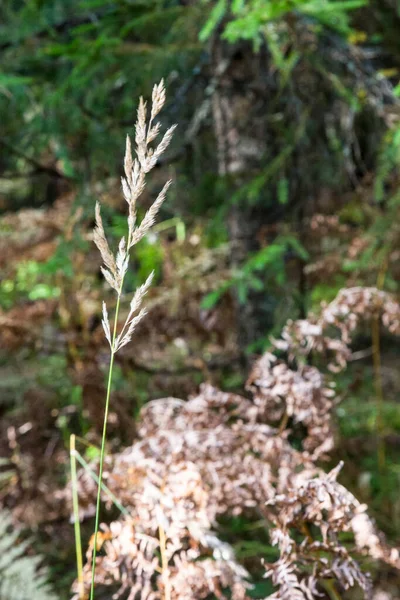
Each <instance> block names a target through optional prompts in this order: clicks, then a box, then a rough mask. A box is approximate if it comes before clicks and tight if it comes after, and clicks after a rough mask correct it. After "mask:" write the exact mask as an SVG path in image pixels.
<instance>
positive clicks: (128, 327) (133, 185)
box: [90, 81, 175, 600]
mask: <svg viewBox="0 0 400 600" xmlns="http://www.w3.org/2000/svg"><path fill="white" fill-rule="evenodd" d="M164 103H165V88H164V82H163V81H161V82H160V83H159V84H158V85H155V86H154V88H153V94H152V109H151V116H150V120H149V122H148V123H147V109H146V103H145V102H144V100H143V98H140V102H139V107H138V111H137V121H136V128H135V142H136V158H135V159H133V156H132V144H131V140H130V137H129V136H127V138H126V147H125V156H124V172H125V177H122V179H121V184H122V192H123V195H124V198H125V200H126V202H127V203H128V209H129V212H128V217H127V225H128V232H127V233H128V235H127V239H125V237H123V238H122V239H121V240H120V242H119V245H118V250H117V253H116V256H114V254H113V253H112V252H111V250H110V247H109V245H108V242H107V238H106V235H105V232H104V227H103V222H102V219H101V214H100V205H99V203H96V227H95V230H94V234H93V239H94V242H95V244H96V246H97V247H98V249H99V251H100V254H101V257H102V259H103V262H104V265H105V267H101V271H102V273H103V275H104V278H105V280H106V281H107V282H108V283H109V285H110V286H111V287H112V288H113V289H114V290H115V291H116V292H117V304H116V308H115V315H114V328H113V333H112V334H111V327H110V321H109V318H108V312H107V306H106V304H105V303H104V302H103V320H102V325H103V329H104V334H105V336H106V339H107V341H108V343H109V345H110V351H111V356H110V367H109V374H108V385H107V397H106V405H105V414H104V425H103V436H102V441H101V453H100V467H99V485H98V490H97V502H96V520H95V531H94V547H93V556H92V567H91V587H90V600H93V599H94V585H95V580H96V552H97V534H98V530H99V513H100V494H101V482H102V477H103V465H104V456H105V441H106V432H107V416H108V410H109V401H110V394H111V386H112V375H113V364H114V357H115V354H116V353H117V352H118V350H120V349H121V348H123V347H124V346H126V344H128V343H129V342H130V341H131V338H132V335H133V332H134V331H135V329H136V327H137V325H138V324H139V323H140V321H141V320H142V319H143V317H144V316H145V314H146V309H144V308H142V309H141V310H140V311H139V309H140V306H141V304H142V302H143V298H144V296H145V294H146V292H147V291H148V289H149V287H150V285H151V282H152V280H153V273H151V274H150V275H149V277H148V278H147V280H146V282H145V283H144V284H143V285H142V286H140V287H139V288H138V289H137V290H136V292H135V294H134V296H133V299H132V300H131V303H130V308H129V313H128V316H127V318H126V320H125V324H124V326H123V327H122V329H121V330H120V332H119V333H118V332H117V325H118V315H119V309H120V300H121V295H122V289H123V284H124V279H125V275H126V273H127V270H128V266H129V251H130V249H131V248H132V246H134V245H135V244H137V242H138V241H139V240H141V239H142V237H143V236H144V235H145V234H146V233H147V232H148V231H149V229H150V228H151V226H152V225H153V224H154V222H155V218H156V216H157V213H158V211H159V209H160V206H161V204H162V203H163V202H164V200H165V195H166V193H167V190H168V188H169V186H170V184H171V182H170V181H168V182H167V183H166V184H165V186H164V187H163V189H162V190H161V192H160V193H159V194H158V196H157V198H156V200H155V202H154V203H153V205H152V206H151V207H150V208H149V210H148V211H147V213H146V214H145V216H144V218H143V220H142V222H141V223H140V224H139V225H136V214H137V211H136V202H137V200H138V198H139V196H140V195H141V194H142V192H143V190H144V187H145V176H146V173H148V172H149V171H151V169H152V168H153V167H154V166H155V164H156V162H157V160H158V159H159V157H160V156H161V154H162V153H163V152H164V151H165V150H166V148H167V147H168V145H169V143H170V141H171V138H172V133H173V131H174V129H175V126H174V127H171V128H170V129H168V130H167V132H166V133H165V135H164V137H163V139H162V140H161V142H160V144H159V145H158V147H157V148H156V150H155V151H154V150H153V149H152V148H151V147H149V144H150V143H151V142H152V141H153V140H154V139H155V138H156V137H157V135H158V133H159V131H160V124H159V123H155V124H154V125H153V119H154V117H156V116H157V115H158V113H159V112H160V110H161V108H162V107H163V105H164ZM137 311H139V312H137ZM135 313H137V314H135Z"/></svg>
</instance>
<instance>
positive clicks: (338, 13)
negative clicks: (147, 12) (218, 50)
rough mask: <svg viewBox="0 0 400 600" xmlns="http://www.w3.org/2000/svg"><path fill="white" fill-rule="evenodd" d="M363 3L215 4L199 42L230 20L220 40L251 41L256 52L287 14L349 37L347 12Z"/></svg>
mask: <svg viewBox="0 0 400 600" xmlns="http://www.w3.org/2000/svg"><path fill="white" fill-rule="evenodd" d="M206 1H208V2H209V1H210V0H206ZM366 3H367V0H344V1H342V2H338V1H336V0H230V1H229V0H218V1H217V2H216V3H214V6H213V8H212V10H211V13H210V16H209V18H208V20H207V22H206V23H205V25H204V27H203V29H202V31H201V33H200V39H201V40H206V39H207V38H208V37H209V36H210V35H211V34H212V32H213V31H214V30H215V29H216V27H217V26H218V24H219V23H220V22H221V21H222V20H223V19H224V18H226V17H228V16H230V17H231V18H230V19H229V21H228V23H227V25H226V27H225V29H224V33H223V37H225V38H226V39H227V40H228V41H229V42H232V43H234V42H237V41H238V40H240V39H246V40H251V41H253V43H254V46H255V48H259V47H260V44H261V43H262V42H263V41H264V40H265V39H267V41H268V42H270V40H271V37H270V35H269V31H270V30H269V25H271V24H272V23H273V22H274V21H278V20H279V19H282V18H284V17H285V16H286V15H288V14H289V13H298V14H300V15H304V16H306V17H311V18H313V19H315V21H316V22H317V23H320V24H321V25H323V26H326V27H329V28H331V29H334V30H336V31H339V32H340V33H343V34H348V33H350V25H349V18H348V13H349V11H352V10H354V9H356V8H360V7H361V6H364V5H365V4H366Z"/></svg>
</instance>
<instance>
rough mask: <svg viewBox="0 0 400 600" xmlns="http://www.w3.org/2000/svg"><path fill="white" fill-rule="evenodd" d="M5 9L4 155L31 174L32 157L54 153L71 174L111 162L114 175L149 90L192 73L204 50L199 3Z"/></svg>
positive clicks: (100, 170) (12, 167) (156, 0)
mask: <svg viewBox="0 0 400 600" xmlns="http://www.w3.org/2000/svg"><path fill="white" fill-rule="evenodd" d="M2 5H3V6H2V9H1V10H2V12H3V14H4V18H5V19H6V21H4V20H1V21H0V22H3V23H6V24H4V25H1V24H0V45H1V50H0V51H1V55H2V64H3V65H6V67H5V68H6V72H5V73H3V74H1V75H0V113H1V115H2V123H3V125H4V127H3V130H2V137H3V139H4V140H5V141H6V142H7V144H8V145H9V146H10V147H11V148H12V151H11V152H9V153H7V156H5V157H3V158H2V160H3V161H5V162H6V164H7V166H8V170H9V173H10V174H12V173H14V172H24V173H29V172H30V165H29V164H28V163H27V162H26V160H24V159H23V155H27V156H29V157H32V158H35V159H36V160H38V162H39V163H40V162H41V158H40V157H41V155H42V154H43V153H48V152H49V151H51V153H52V154H53V153H55V155H56V159H57V161H58V169H59V171H60V172H61V173H62V174H63V175H65V176H66V177H73V178H78V179H85V180H88V179H89V178H90V177H93V176H96V175H97V174H101V176H103V175H104V167H107V166H108V169H109V173H112V174H113V175H114V173H115V172H116V171H117V164H118V163H119V160H120V151H119V148H120V140H121V138H123V137H124V134H125V133H126V131H127V129H129V128H130V127H132V126H133V123H134V120H135V115H134V113H135V108H136V107H135V105H134V102H135V100H134V99H135V98H137V96H138V94H139V90H140V93H144V94H147V93H148V92H149V89H150V86H151V85H152V82H153V81H156V80H159V79H161V77H162V76H165V75H166V74H169V73H172V72H173V73H175V77H177V76H180V74H182V73H187V72H190V70H191V69H192V68H193V66H194V64H195V63H196V61H197V60H198V57H199V53H200V51H201V47H200V44H199V42H198V39H197V34H198V31H197V20H196V19H197V18H198V13H199V8H198V7H193V9H190V10H189V9H185V8H184V7H182V6H179V3H178V2H175V1H170V0H161V1H160V0H135V2H116V3H111V2H109V1H107V0H96V2H92V1H90V2H88V1H86V0H85V1H78V0H75V1H74V0H66V1H65V2H64V0H50V1H49V2H46V3H44V4H43V3H41V2H35V1H34V2H29V3H18V2H13V0H5V2H4V3H2ZM1 92H2V93H1ZM89 156H90V174H89V171H88V157H89ZM110 157H112V160H111V161H110Z"/></svg>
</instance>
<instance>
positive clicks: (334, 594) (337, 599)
mask: <svg viewBox="0 0 400 600" xmlns="http://www.w3.org/2000/svg"><path fill="white" fill-rule="evenodd" d="M322 585H323V587H324V588H325V590H326V591H327V592H328V594H329V597H330V598H331V600H342V598H341V596H340V594H339V592H338V591H337V589H336V588H335V583H334V581H333V580H332V579H327V580H325V581H323V582H322Z"/></svg>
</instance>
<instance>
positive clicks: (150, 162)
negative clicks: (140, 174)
mask: <svg viewBox="0 0 400 600" xmlns="http://www.w3.org/2000/svg"><path fill="white" fill-rule="evenodd" d="M175 129H176V125H172V127H170V128H169V129H168V130H167V131H166V132H165V134H164V137H163V139H162V140H161V142H160V143H159V145H158V146H157V148H156V149H155V150H154V152H153V153H151V154H150V153H149V155H148V158H147V161H146V163H145V166H144V167H143V165H142V167H143V170H144V171H145V173H148V172H149V171H151V169H152V168H153V167H154V166H155V165H156V163H157V161H158V159H159V158H160V156H161V154H163V153H164V152H165V150H166V149H167V148H168V146H169V144H170V142H171V140H172V136H173V134H174V131H175Z"/></svg>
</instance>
